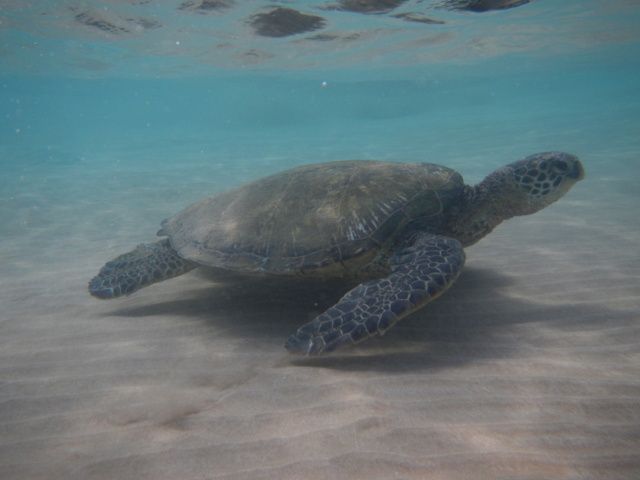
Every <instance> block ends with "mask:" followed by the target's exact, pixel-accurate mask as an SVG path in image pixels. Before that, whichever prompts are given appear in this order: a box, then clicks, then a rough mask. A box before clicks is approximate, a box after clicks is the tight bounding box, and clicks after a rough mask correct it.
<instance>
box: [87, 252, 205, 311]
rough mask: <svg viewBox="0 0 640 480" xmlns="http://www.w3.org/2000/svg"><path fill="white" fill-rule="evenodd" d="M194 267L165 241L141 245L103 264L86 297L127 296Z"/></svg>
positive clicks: (108, 297)
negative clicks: (88, 295) (89, 295)
mask: <svg viewBox="0 0 640 480" xmlns="http://www.w3.org/2000/svg"><path fill="white" fill-rule="evenodd" d="M197 266H198V264H197V263H194V262H190V261H189V260H185V259H184V258H182V257H180V256H179V255H178V253H177V252H176V251H175V250H174V249H173V248H172V247H171V244H170V243H169V240H167V239H164V240H160V241H157V242H154V243H141V244H140V245H138V246H137V247H136V248H135V250H132V251H131V252H129V253H124V254H122V255H120V256H118V257H116V258H114V259H113V260H111V261H110V262H107V263H106V264H105V265H104V267H102V268H101V269H100V272H98V275H96V276H95V277H93V278H92V279H91V281H90V282H89V293H90V294H91V295H93V296H94V297H96V298H100V299H110V298H116V297H120V296H122V295H131V294H132V293H133V292H135V291H137V290H140V289H141V288H143V287H147V286H149V285H151V284H153V283H156V282H161V281H163V280H167V279H169V278H173V277H177V276H178V275H182V274H183V273H187V272H188V271H190V270H193V269H194V268H196V267H197Z"/></svg>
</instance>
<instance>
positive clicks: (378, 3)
mask: <svg viewBox="0 0 640 480" xmlns="http://www.w3.org/2000/svg"><path fill="white" fill-rule="evenodd" d="M405 2H406V0H340V1H339V2H338V5H335V6H333V7H329V9H331V10H342V11H345V12H357V13H374V14H381V13H389V12H391V11H392V10H395V9H396V8H398V7H399V6H400V5H402V4H403V3H405Z"/></svg>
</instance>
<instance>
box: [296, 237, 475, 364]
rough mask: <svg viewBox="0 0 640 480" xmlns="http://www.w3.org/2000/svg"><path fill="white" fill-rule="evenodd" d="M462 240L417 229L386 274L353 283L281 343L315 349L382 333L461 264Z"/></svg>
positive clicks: (437, 290)
mask: <svg viewBox="0 0 640 480" xmlns="http://www.w3.org/2000/svg"><path fill="white" fill-rule="evenodd" d="M464 260H465V254H464V249H463V247H462V244H461V243H460V242H459V241H458V240H455V239H453V238H449V237H442V236H438V235H431V234H427V233H420V234H418V235H417V236H416V237H414V238H413V241H412V242H411V243H410V246H409V247H408V248H404V249H402V250H398V251H396V252H395V253H394V255H392V256H391V258H389V261H388V262H389V264H390V266H391V273H390V275H389V276H387V277H385V278H381V279H377V280H372V281H369V282H365V283H363V284H361V285H358V286H357V287H356V288H354V289H353V290H351V291H350V292H349V293H347V294H346V295H345V296H344V297H342V299H341V300H340V301H339V302H338V303H337V304H336V305H334V306H333V307H331V308H329V309H328V310H327V311H326V312H324V313H322V314H321V315H319V316H317V317H316V318H315V319H314V320H312V321H311V322H309V323H307V324H306V325H303V326H302V327H300V328H299V329H298V331H297V332H296V333H295V334H293V335H292V336H291V337H290V338H289V340H287V342H286V344H285V348H286V349H287V350H288V351H289V352H292V353H298V354H302V355H320V354H323V353H329V352H332V351H334V350H337V349H339V348H343V347H346V346H349V345H351V344H354V343H357V342H361V341H362V340H365V339H367V338H369V337H372V336H374V335H376V334H378V333H384V332H385V331H386V330H388V329H389V328H391V327H392V326H393V325H394V324H395V323H396V322H397V321H398V320H400V319H401V318H403V317H406V316H407V315H409V314H410V313H412V312H414V311H416V310H418V309H419V308H422V307H423V306H425V305H426V304H427V303H429V302H430V301H432V300H434V299H435V298H437V297H439V296H440V295H441V294H442V293H444V292H445V291H446V290H447V289H448V288H449V287H450V286H451V284H452V283H453V282H454V281H455V280H456V278H458V275H459V274H460V271H461V270H462V266H463V265H464Z"/></svg>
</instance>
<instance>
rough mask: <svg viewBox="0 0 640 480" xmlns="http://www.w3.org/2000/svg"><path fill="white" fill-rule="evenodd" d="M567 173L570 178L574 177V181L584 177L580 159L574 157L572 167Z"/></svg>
mask: <svg viewBox="0 0 640 480" xmlns="http://www.w3.org/2000/svg"><path fill="white" fill-rule="evenodd" d="M567 175H568V176H569V177H571V178H575V179H576V182H579V181H580V180H582V179H583V178H584V167H583V166H582V163H580V160H578V159H577V158H576V160H575V161H574V162H573V168H572V169H571V172H569V173H568V174H567Z"/></svg>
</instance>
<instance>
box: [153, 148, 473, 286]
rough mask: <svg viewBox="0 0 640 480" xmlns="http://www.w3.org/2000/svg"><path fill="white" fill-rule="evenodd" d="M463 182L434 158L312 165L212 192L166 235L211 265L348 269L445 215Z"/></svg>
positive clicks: (327, 271)
mask: <svg viewBox="0 0 640 480" xmlns="http://www.w3.org/2000/svg"><path fill="white" fill-rule="evenodd" d="M462 187H463V181H462V177H461V176H460V174H458V173H457V172H455V171H453V170H451V169H449V168H446V167H443V166H440V165H434V164H429V163H390V162H379V161H369V160H352V161H342V162H332V163H320V164H313V165H304V166H301V167H297V168H292V169H290V170H286V171H283V172H280V173H276V174H274V175H271V176H268V177H264V178H261V179H259V180H256V181H253V182H251V183H248V184H246V185H243V186H240V187H237V188H234V189H231V190H228V191H226V192H221V193H217V194H214V195H211V196H210V197H207V198H204V199H203V200H200V201H199V202H196V203H194V204H193V205H191V206H189V207H187V208H185V209H184V210H182V211H181V212H178V213H177V214H175V215H174V216H173V217H170V218H169V219H167V220H165V221H164V222H163V223H162V226H163V228H162V230H160V232H158V234H159V235H168V236H169V239H170V241H171V245H172V246H173V248H175V249H176V250H177V252H178V253H179V254H180V255H181V256H182V257H184V258H186V259H188V260H192V261H194V262H197V263H200V264H203V265H209V266H214V267H220V268H224V269H229V270H238V271H246V272H268V273H275V274H288V275H291V274H300V275H313V276H323V275H341V274H345V273H347V272H352V271H354V270H358V269H360V268H363V267H365V266H366V265H368V264H369V263H371V262H372V261H373V260H374V259H375V258H376V256H378V255H379V253H380V251H381V250H383V251H384V250H385V249H388V248H389V246H390V244H391V243H392V242H393V240H394V238H395V237H396V236H397V234H398V232H399V231H400V230H401V229H402V228H403V227H404V226H405V225H406V224H407V223H409V222H411V221H413V220H416V219H418V218H420V217H423V218H427V217H437V216H438V215H440V214H441V213H442V212H443V210H444V209H445V207H446V206H447V204H448V203H449V202H451V199H452V198H457V196H458V194H459V193H460V190H461V188H462Z"/></svg>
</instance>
